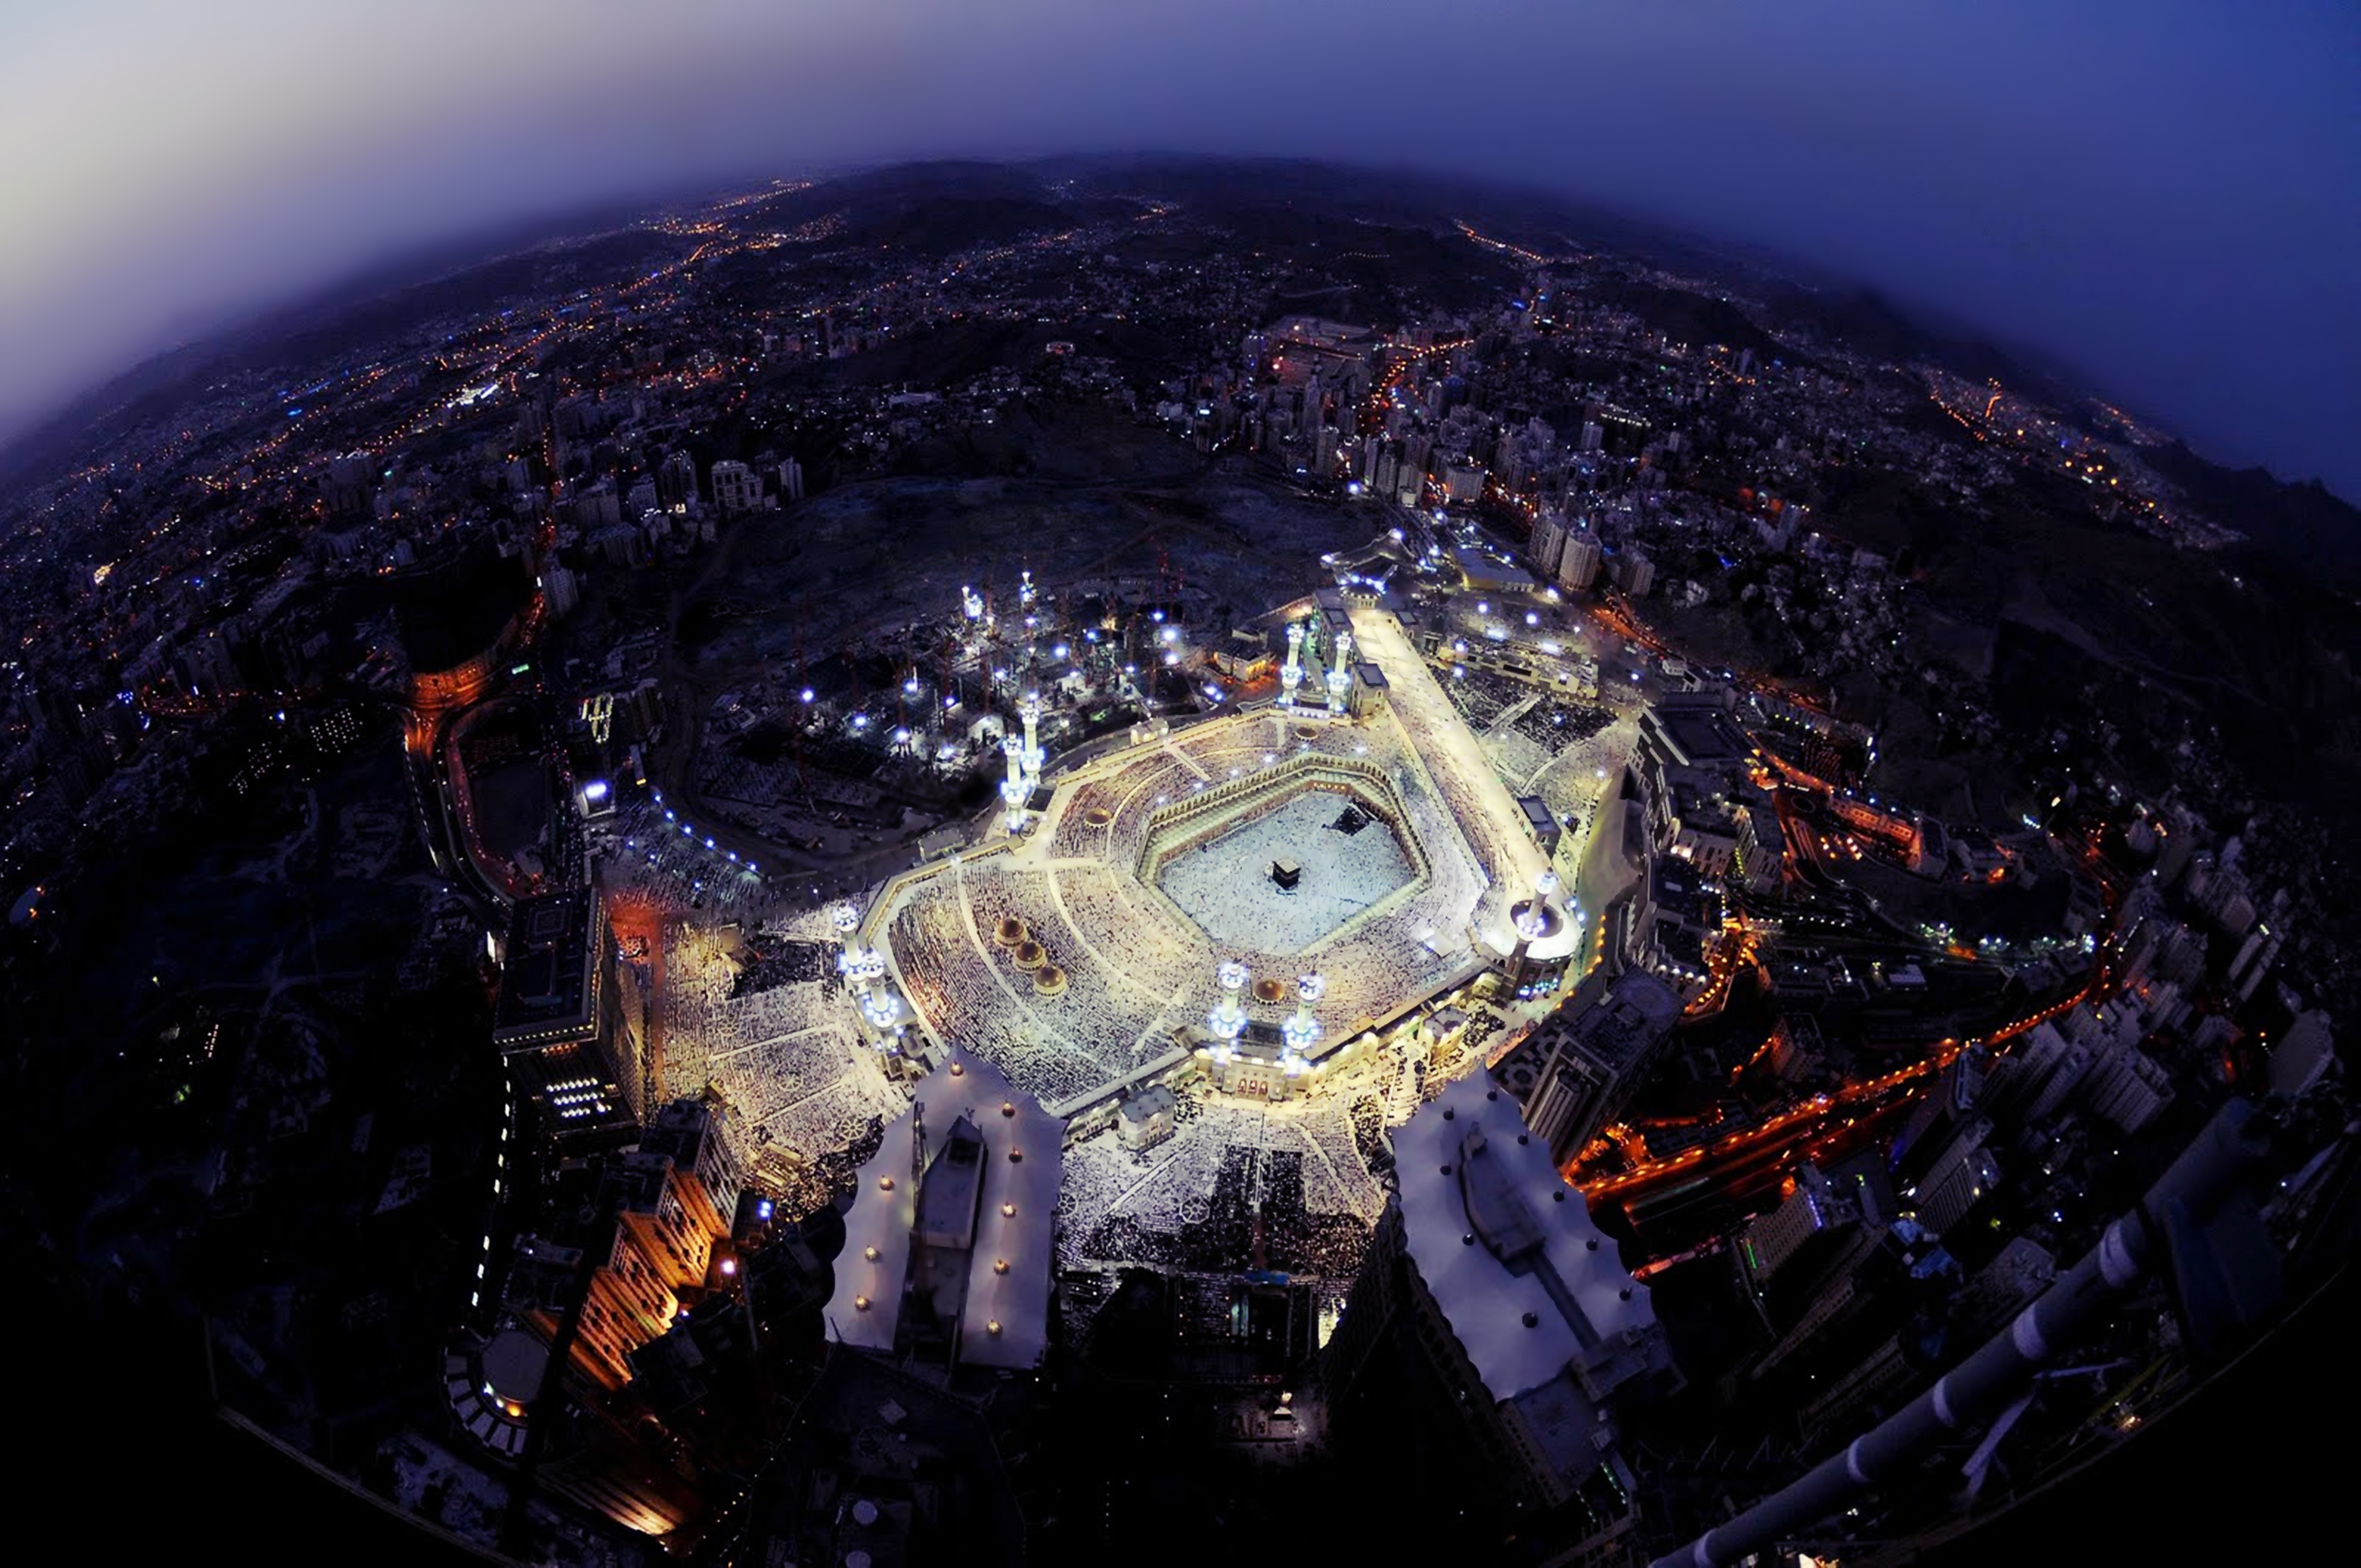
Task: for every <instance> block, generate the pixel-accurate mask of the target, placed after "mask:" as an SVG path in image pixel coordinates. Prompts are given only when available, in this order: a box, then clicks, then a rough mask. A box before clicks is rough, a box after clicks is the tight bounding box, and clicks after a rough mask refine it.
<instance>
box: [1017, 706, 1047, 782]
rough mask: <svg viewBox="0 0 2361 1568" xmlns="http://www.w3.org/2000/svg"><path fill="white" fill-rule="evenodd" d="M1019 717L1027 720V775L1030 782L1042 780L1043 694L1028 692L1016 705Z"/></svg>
mask: <svg viewBox="0 0 2361 1568" xmlns="http://www.w3.org/2000/svg"><path fill="white" fill-rule="evenodd" d="M1016 711H1017V714H1018V715H1019V717H1021V718H1023V719H1024V720H1025V757H1024V762H1025V777H1026V779H1027V782H1028V783H1031V784H1039V783H1040V782H1041V763H1042V762H1043V760H1044V759H1043V757H1042V754H1041V694H1040V693H1039V692H1037V691H1031V692H1027V693H1026V694H1025V700H1024V701H1022V702H1020V703H1018V704H1017V705H1016Z"/></svg>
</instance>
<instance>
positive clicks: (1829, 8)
mask: <svg viewBox="0 0 2361 1568" xmlns="http://www.w3.org/2000/svg"><path fill="white" fill-rule="evenodd" d="M9 27H10V36H9V38H8V39H7V45H8V47H7V48H6V49H0V197H5V210H6V211H7V214H8V237H7V239H6V241H5V244H0V433H6V432H8V431H11V430H14V429H16V428H20V427H21V426H22V425H23V424H24V423H25V422H27V420H28V419H29V418H31V417H34V416H35V415H37V414H38V412H40V411H42V410H44V409H45V408H47V407H48V406H50V405H52V404H54V403H55V402H56V401H58V400H61V399H62V398H64V397H66V396H69V395H71V393H73V392H74V391H77V390H79V389H82V387H83V386H86V385H87V384H89V383H91V382H92V381H93V380H95V379H97V378H101V377H103V376H104V375H105V374H108V373H111V372H112V371H114V370H115V369H119V368H121V367H123V366H124V365H126V364H127V363H128V362H130V361H131V360H133V359H135V358H137V357H139V356H143V355H145V354H147V353H149V352H152V351H154V350H156V349H158V348H160V347H163V346H167V345H170V343H171V342H173V341H176V340H178V339H181V338H183V337H185V336H188V335H190V334H194V333H197V332H201V331H202V330H203V329H205V328H206V327H208V326H210V325H212V324H214V323H218V322H220V321H222V320H224V319H225V318H227V317H228V316H230V315H231V314H233V313H237V312H241V311H246V310H250V309H252V308H254V307H256V306H258V305H261V304H265V303H268V302H271V301H273V300H276V299H279V298H282V297H284V296H286V295H287V294H289V293H291V292H292V291H299V290H302V289H303V288H305V287H307V286H313V285H316V284H318V283H319V282H321V281H324V280H327V279H330V278H333V277H335V276H336V275H338V274H340V273H343V272H346V271H349V270H351V269H354V268H356V267H357V266H361V265H365V264H367V263H368V262H370V261H372V260H375V259H378V258H382V257H384V256H386V255H389V254H391V253H395V252H400V251H406V250H411V249H414V248H417V247H421V246H422V245H424V244H426V243H429V242H432V241H434V240H435V239H438V238H442V237H445V236H451V235H455V234H460V233H465V232H468V231H470V230H473V229H477V228H479V227H482V226H484V225H489V224H494V223H500V222H503V221H506V220H508V219H511V218H514V217H517V216H521V215H531V214H537V213H547V212H556V211H562V210H566V209H568V208H571V207H574V206H577V205H579V204H580V203H585V202H587V201H590V200H595V199H598V198H600V197H603V196H608V195H613V194H619V193H631V192H653V191H658V190H663V189H665V188H668V187H672V186H676V185H678V184H680V183H684V182H695V181H701V180H706V179H710V178H725V177H726V178H735V177H741V176H742V177H748V178H753V177H762V176H768V175H774V174H796V173H804V172H809V171H812V170H818V169H822V168H827V167H834V166H842V165H845V164H848V163H854V162H868V161H876V160H881V159H894V158H901V157H908V156H944V155H950V156H987V157H988V156H996V155H1011V156H1016V155H1029V154H1037V153H1047V152H1065V151H1100V150H1116V149H1121V148H1133V147H1142V146H1153V147H1159V148H1184V149H1203V150H1209V151H1221V152H1245V153H1271V154H1300V155H1312V156H1321V157H1331V158H1340V159H1351V160H1353V161H1356V162H1374V163H1396V162H1411V163H1415V164H1417V165H1419V166H1421V167H1422V168H1427V169H1432V170H1464V171H1466V172H1469V173H1474V174H1481V175H1487V176H1490V177H1494V178H1498V179H1507V180H1512V181H1530V182H1532V183H1536V184H1540V185H1544V186H1548V187H1551V188H1554V189H1558V190H1563V191H1565V192H1570V193H1573V194H1577V195H1582V196H1587V197H1589V198H1592V199H1595V200H1598V201H1600V202H1603V203H1609V204H1612V205H1617V206H1621V207H1625V208H1628V209H1631V210H1633V211H1635V212H1638V213H1642V214H1646V215H1650V216H1654V217H1659V218H1663V219H1666V220H1669V221H1670V222H1672V223H1674V224H1676V225H1679V226H1682V227H1684V228H1687V229H1690V230H1693V231H1695V232H1697V233H1699V234H1702V235H1705V236H1713V237H1724V238H1730V239H1736V240H1742V241H1748V242H1752V243H1754V244H1758V245H1764V246H1769V247H1774V248H1776V249H1778V250H1780V251H1783V252H1785V253H1787V254H1790V255H1793V256H1795V257H1796V258H1800V259H1802V260H1805V261H1807V262H1810V263H1812V264H1815V265H1816V266H1817V267H1820V268H1822V269H1827V270H1829V271H1833V272H1838V273H1842V274H1847V275H1850V276H1855V277H1859V278H1861V279H1862V280H1865V281H1867V282H1870V283H1872V284H1874V285H1876V286H1877V287H1879V288H1881V289H1883V290H1884V291H1888V292H1889V293H1891V294H1893V295H1894V296H1896V297H1897V298H1901V299H1904V300H1905V301H1912V302H1923V303H1926V304H1928V305H1931V306H1934V307H1937V308H1939V309H1940V310H1941V311H1943V312H1944V313H1947V314H1949V316H1951V317H1954V318H1957V319H1959V320H1961V321H1964V322H1967V323H1973V324H1974V325H1976V326H1979V327H1981V328H1983V329H1984V330H1986V331H1988V332H1990V333H1992V334H1994V335H1996V336H1999V337H2001V338H2004V339H2007V340H2010V341H2014V342H2017V343H2023V344H2026V345H2034V346H2037V347H2038V348H2039V349H2041V350H2043V351H2045V352H2046V353H2048V355H2050V356H2053V357H2055V358H2057V359H2059V360H2061V361H2064V362H2066V363H2068V364H2070V365H2072V366H2076V367H2081V369H2082V370H2083V371H2084V372H2085V373H2087V375H2088V377H2089V378H2090V379H2091V381H2092V384H2093V386H2094V388H2095V389H2098V390H2101V391H2103V392H2105V393H2107V394H2109V395H2112V396H2114V397H2115V398H2116V399H2118V400H2122V401H2124V402H2125V403H2126V404H2127V405H2128V406H2131V407H2133V408H2135V409H2136V410H2139V411H2144V412H2147V413H2148V414H2150V415H2152V416H2154V417H2156V418H2158V419H2159V420H2161V421H2162V422H2164V423H2166V424H2167V425H2168V426H2169V427H2170V428H2172V429H2174V430H2176V431H2178V432H2180V433H2182V434H2184V435H2186V436H2187V437H2188V438H2189V439H2190V440H2191V442H2192V444H2196V445H2197V446H2198V447H2199V448H2200V449H2201V450H2202V451H2205V452H2206V453H2208V454H2209V455H2214V456H2217V457H2220V458H2222V459H2224V460H2225V461H2230V462H2234V463H2241V464H2244V463H2255V462H2261V463H2266V464H2268V465H2269V466H2271V467H2273V468H2274V469H2275V470H2277V471H2278V472H2279V473H2281V474H2282V475H2284V476H2287V477H2307V476H2312V475H2319V476H2322V477H2324V478H2326V479H2327V480H2328V482H2329V483H2330V484H2331V486H2332V487H2333V488H2336V489H2337V490H2339V491H2340V492H2341V493H2343V494H2344V495H2345V496H2346V497H2347V498H2350V499H2361V442H2356V441H2355V440H2354V433H2355V432H2356V430H2361V398H2356V392H2355V390H2354V389H2355V387H2356V381H2361V291H2356V287H2355V280H2356V277H2361V5H2352V4H2350V3H2342V4H2338V3H2302V0H2290V3H2284V4H2271V5H2262V6H2253V7H2242V6H2230V5H2219V4H2215V5H2190V4H2184V3H2180V0H2146V3H2142V4H2083V5H2065V6H2060V5H2031V4H2017V3H2015V0H1981V3H1978V4H1956V3H1950V0H1919V3H1913V0H1889V3H1886V4H1868V3H1859V4H1841V5H1840V4H1827V3H1820V0H1786V3H1784V4H1778V5H1770V4H1730V3H1721V4H1717V3H1715V0H1691V3H1686V4H1678V5H1675V4H1658V5H1642V4H1638V3H1636V0H1554V3H1552V0H1531V3H1526V0H1461V3H1457V4H1453V5H1425V4H1407V3H1403V0H1360V3H1358V4H1355V5H1340V4H1334V3H1331V0H1293V3H1290V4H1287V5H1260V4H1246V3H1243V0H1192V3H1191V4H1188V5H1132V4H1106V3H1104V0H1091V3H1086V0H1005V3H1003V4H999V5H990V6H976V5H967V4H952V3H950V0H804V3H802V4H799V5H794V6H780V5H772V4H767V3H758V0H682V3H680V4H677V5H662V6H658V5H644V4H640V3H639V0H503V3H502V4H500V5H481V4H477V3H475V0H402V3H400V4H397V3H395V0H382V3H376V0H362V3H355V4H351V5H335V6H321V5H307V4H300V3H296V0H216V3H215V4H214V5H202V6H191V5H181V4H178V3H177V0H82V3H80V4H76V5H71V6H70V7H69V6H63V5H60V6H56V7H53V8H49V9H47V10H41V9H34V8H31V7H27V12H26V13H13V12H12V15H11V17H10V24H9Z"/></svg>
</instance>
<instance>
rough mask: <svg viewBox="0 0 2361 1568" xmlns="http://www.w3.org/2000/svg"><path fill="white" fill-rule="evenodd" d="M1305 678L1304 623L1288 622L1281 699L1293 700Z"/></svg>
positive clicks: (1280, 687)
mask: <svg viewBox="0 0 2361 1568" xmlns="http://www.w3.org/2000/svg"><path fill="white" fill-rule="evenodd" d="M1302 680H1303V623H1302V622H1301V621H1299V620H1290V621H1289V622H1288V623H1287V663H1284V664H1281V665H1280V666H1279V701H1281V702H1293V701H1294V700H1295V688H1296V686H1297V685H1300V684H1301V682H1302Z"/></svg>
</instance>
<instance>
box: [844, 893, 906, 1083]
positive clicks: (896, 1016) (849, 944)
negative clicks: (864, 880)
mask: <svg viewBox="0 0 2361 1568" xmlns="http://www.w3.org/2000/svg"><path fill="white" fill-rule="evenodd" d="M829 920H830V921H831V922H832V923H833V924H834V925H835V927H836V928H837V930H838V931H839V932H840V933H842V935H843V938H844V949H843V951H841V952H840V953H838V954H837V955H836V969H837V972H838V973H839V974H840V975H842V976H843V977H844V983H845V985H846V987H847V988H848V989H850V990H851V992H852V1000H853V1003H854V1005H855V1006H857V1007H859V1008H860V1009H861V1016H862V1019H863V1020H864V1021H865V1022H867V1024H868V1025H869V1026H870V1027H871V1028H873V1029H874V1030H876V1031H877V1040H876V1044H877V1047H878V1048H879V1049H881V1050H886V1051H896V1050H899V1049H900V1048H901V1046H900V1043H899V1042H900V1040H901V1037H902V1003H901V1002H900V1000H899V999H898V998H896V997H895V994H894V992H892V991H891V990H890V989H889V988H887V987H886V986H885V985H884V983H883V981H884V979H885V955H884V953H883V952H881V951H879V950H878V949H877V948H864V947H862V946H861V945H860V943H858V942H857V941H855V940H854V939H853V933H854V932H855V931H857V930H859V929H860V928H861V911H860V910H858V909H856V908H854V907H853V906H852V905H850V904H840V905H837V906H836V907H835V908H834V909H832V910H830V911H829Z"/></svg>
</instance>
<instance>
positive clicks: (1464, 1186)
mask: <svg viewBox="0 0 2361 1568" xmlns="http://www.w3.org/2000/svg"><path fill="white" fill-rule="evenodd" d="M1395 1149H1396V1152H1397V1155H1398V1156H1399V1158H1400V1166H1399V1170H1400V1182H1401V1192H1400V1203H1401V1217H1402V1231H1403V1237H1404V1245H1405V1247H1406V1249H1407V1250H1408V1252H1409V1254H1410V1256H1411V1260H1412V1261H1413V1262H1414V1263H1415V1264H1416V1265H1417V1266H1418V1271H1419V1277H1420V1278H1421V1279H1422V1280H1423V1281H1424V1282H1425V1285H1426V1288H1427V1289H1428V1291H1429V1292H1430V1293H1431V1294H1432V1295H1433V1297H1434V1299H1435V1302H1436V1304H1437V1305H1438V1306H1439V1307H1440V1308H1441V1309H1442V1310H1443V1315H1444V1319H1445V1320H1446V1321H1448V1322H1449V1323H1450V1325H1451V1332H1452V1333H1453V1334H1454V1335H1455V1336H1456V1337H1457V1339H1458V1340H1459V1343H1460V1344H1461V1345H1462V1346H1463V1347H1465V1348H1466V1352H1467V1357H1468V1359H1469V1361H1470V1362H1472V1363H1473V1364H1474V1365H1475V1367H1476V1371H1477V1376H1480V1377H1481V1378H1482V1379H1483V1380H1484V1386H1485V1387H1486V1389H1487V1390H1488V1391H1489V1392H1490V1394H1491V1395H1492V1397H1493V1398H1495V1399H1511V1398H1516V1397H1517V1396H1519V1395H1521V1394H1523V1393H1525V1392H1527V1391H1528V1390H1531V1389H1533V1388H1536V1387H1540V1386H1541V1385H1543V1384H1544V1383H1548V1382H1550V1381H1551V1380H1552V1379H1554V1378H1556V1377H1558V1376H1560V1375H1562V1374H1564V1373H1565V1372H1567V1370H1568V1369H1569V1368H1570V1367H1574V1366H1575V1365H1576V1364H1577V1363H1580V1364H1583V1365H1592V1364H1600V1365H1603V1364H1605V1363H1607V1362H1610V1361H1612V1360H1613V1359H1614V1358H1615V1355H1616V1354H1617V1347H1618V1345H1619V1344H1620V1341H1621V1336H1623V1335H1624V1334H1625V1333H1626V1332H1639V1333H1642V1334H1644V1333H1646V1332H1649V1331H1651V1330H1653V1328H1654V1326H1655V1321H1656V1319H1655V1313H1654V1310H1653V1309H1652V1308H1651V1307H1650V1305H1649V1301H1648V1291H1647V1288H1646V1287H1645V1286H1642V1285H1638V1284H1635V1283H1634V1282H1633V1281H1632V1278H1631V1275H1630V1273H1629V1272H1627V1271H1626V1270H1625V1268H1624V1267H1623V1263H1622V1259H1621V1257H1620V1255H1619V1254H1618V1252H1617V1250H1616V1245H1615V1243H1614V1241H1613V1240H1612V1239H1611V1238H1609V1237H1608V1236H1606V1235H1604V1234H1602V1233H1601V1232H1600V1231H1599V1229H1598V1226H1597V1225H1596V1224H1594V1223H1592V1221H1591V1218H1590V1210H1589V1206H1588V1205H1587V1203H1585V1202H1584V1201H1583V1199H1582V1195H1581V1194H1580V1193H1579V1192H1576V1191H1575V1190H1573V1189H1571V1188H1569V1187H1567V1186H1566V1184H1565V1179H1563V1178H1562V1177H1560V1176H1559V1175H1558V1173H1557V1171H1556V1169H1555V1168H1554V1167H1553V1166H1552V1165H1551V1164H1550V1157H1549V1148H1548V1146H1547V1145H1546V1144H1545V1143H1543V1142H1541V1141H1538V1140H1533V1139H1532V1138H1530V1137H1529V1136H1528V1135H1527V1134H1526V1131H1525V1123H1524V1117H1523V1115H1522V1113H1521V1112H1520V1111H1519V1110H1518V1107H1517V1102H1516V1101H1515V1099H1514V1098H1512V1097H1511V1096H1510V1095H1508V1094H1506V1093H1504V1092H1501V1091H1499V1090H1496V1089H1494V1088H1492V1087H1491V1084H1490V1080H1489V1079H1488V1078H1487V1077H1486V1076H1484V1075H1483V1074H1480V1073H1478V1074H1476V1075H1473V1076H1471V1077H1468V1078H1465V1079H1462V1080H1459V1081H1458V1082H1457V1083H1455V1084H1453V1085H1452V1086H1451V1087H1450V1088H1449V1089H1447V1090H1445V1091H1444V1092H1443V1094H1442V1096H1441V1097H1440V1098H1439V1099H1437V1100H1435V1101H1434V1102H1432V1103H1430V1104H1428V1105H1425V1106H1423V1107H1422V1108H1421V1110H1420V1111H1419V1113H1418V1114H1417V1115H1415V1116H1413V1117H1411V1120H1410V1123H1409V1124H1408V1125H1406V1126H1405V1127H1403V1128H1402V1130H1401V1131H1400V1133H1399V1134H1397V1135H1395ZM1610 1380H1611V1381H1620V1378H1614V1379H1610Z"/></svg>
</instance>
